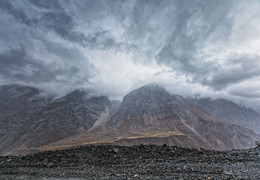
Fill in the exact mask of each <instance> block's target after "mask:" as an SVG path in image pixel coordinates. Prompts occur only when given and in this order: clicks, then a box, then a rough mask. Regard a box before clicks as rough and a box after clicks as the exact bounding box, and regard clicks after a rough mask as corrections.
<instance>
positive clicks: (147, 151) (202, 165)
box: [0, 145, 260, 180]
mask: <svg viewBox="0 0 260 180" xmlns="http://www.w3.org/2000/svg"><path fill="white" fill-rule="evenodd" d="M0 179H255V180H256V179H260V147H258V148H252V149H247V150H232V151H209V150H204V149H188V148H180V147H177V146H166V145H164V146H155V145H140V146H129V147H126V146H112V145H109V146H84V147H83V146H82V147H79V148H74V149H68V150H61V151H49V152H48V151H47V152H43V153H38V154H33V155H27V156H20V157H19V156H16V157H14V156H13V157H11V156H9V157H0Z"/></svg>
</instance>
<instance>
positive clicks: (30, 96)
mask: <svg viewBox="0 0 260 180" xmlns="http://www.w3.org/2000/svg"><path fill="white" fill-rule="evenodd" d="M46 105H47V101H46V100H45V98H43V97H42V96H40V94H39V90H38V89H36V88H32V87H28V86H20V85H3V86H0V142H1V143H0V154H1V153H2V152H3V151H4V149H6V148H8V147H10V146H11V144H12V142H13V141H15V137H16V132H17V131H14V129H15V128H17V127H20V126H22V125H23V124H24V123H25V122H26V121H27V120H28V119H30V118H31V117H32V116H34V115H35V114H36V113H38V112H39V111H40V110H41V109H43V108H44V107H45V106H46Z"/></svg>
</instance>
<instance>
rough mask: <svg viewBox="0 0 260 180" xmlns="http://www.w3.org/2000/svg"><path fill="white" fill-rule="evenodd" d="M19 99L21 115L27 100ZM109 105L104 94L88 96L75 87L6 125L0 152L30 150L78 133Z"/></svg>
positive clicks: (101, 115)
mask: <svg viewBox="0 0 260 180" xmlns="http://www.w3.org/2000/svg"><path fill="white" fill-rule="evenodd" d="M15 92H16V91H15ZM15 94H16V93H15ZM16 95H17V94H16ZM16 95H15V96H16ZM23 100H24V99H21V100H20V103H21V104H20V107H21V108H22V110H23V112H21V114H23V113H25V114H27V111H26V110H24V107H27V106H29V105H28V103H30V102H28V101H27V100H26V99H25V101H23ZM3 103H4V102H3ZM8 103H9V102H6V104H8ZM110 108H111V104H110V101H109V99H108V98H107V97H105V96H90V95H89V94H88V93H87V92H85V91H80V90H75V91H73V92H71V93H69V94H68V95H66V96H64V97H62V98H59V99H57V100H54V101H53V102H50V103H48V104H46V105H45V106H44V107H42V108H41V109H37V110H36V111H35V113H32V114H31V115H30V116H29V117H28V118H24V119H23V122H22V123H20V124H19V125H18V126H14V127H13V128H10V131H9V133H8V134H7V136H6V137H5V139H4V140H5V142H6V143H5V145H4V146H3V147H1V149H0V152H2V153H5V152H8V153H12V152H13V151H17V149H30V148H32V149H33V148H36V147H39V146H43V145H46V144H49V143H52V142H55V141H58V140H61V139H64V138H67V137H70V136H73V135H77V134H80V133H81V132H84V131H86V130H89V129H90V128H92V127H93V126H94V125H95V123H97V122H98V121H100V119H101V118H103V116H104V115H106V114H107V116H108V115H109V112H110ZM6 109H13V108H12V106H11V104H9V105H6ZM18 109H19V108H18ZM30 111H31V110H29V112H30ZM10 116H12V118H13V119H15V118H16V117H17V115H16V114H13V115H10ZM3 119H4V117H3ZM5 121H6V120H5ZM1 129H2V128H1ZM2 142H3V141H2Z"/></svg>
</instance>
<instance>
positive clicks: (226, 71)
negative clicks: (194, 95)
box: [204, 54, 260, 94]
mask: <svg viewBox="0 0 260 180" xmlns="http://www.w3.org/2000/svg"><path fill="white" fill-rule="evenodd" d="M226 61H227V63H226V64H224V67H220V68H218V69H216V71H212V72H211V75H210V76H209V79H208V80H205V82H204V83H205V84H208V85H209V86H211V87H214V89H222V88H225V87H228V86H229V85H231V84H235V83H240V82H242V81H245V80H248V79H252V78H254V77H258V76H260V71H259V68H260V57H259V56H257V55H250V54H232V55H230V56H229V57H228V58H227V60H226ZM242 94H243V93H242Z"/></svg>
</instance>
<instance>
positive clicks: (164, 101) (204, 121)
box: [109, 85, 258, 149]
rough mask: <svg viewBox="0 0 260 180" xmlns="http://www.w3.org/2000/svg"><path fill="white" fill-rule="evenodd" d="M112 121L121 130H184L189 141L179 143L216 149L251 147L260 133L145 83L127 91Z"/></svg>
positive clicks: (110, 122)
mask: <svg viewBox="0 0 260 180" xmlns="http://www.w3.org/2000/svg"><path fill="white" fill-rule="evenodd" d="M109 125H110V126H116V127H117V128H118V129H119V130H121V131H122V132H126V131H131V130H135V131H158V130H159V131H167V130H168V131H176V132H181V133H183V134H185V135H187V139H186V141H187V142H188V144H180V145H183V146H195V147H196V146H201V147H207V148H214V149H232V148H243V147H250V146H253V145H254V141H255V138H257V137H258V136H257V134H255V133H254V132H252V131H250V130H249V129H245V128H243V127H241V126H237V125H233V124H230V123H226V122H224V121H221V120H219V119H217V118H214V117H212V116H210V115H209V114H208V113H206V112H205V111H203V110H202V109H200V108H199V107H196V106H194V105H192V104H190V103H188V102H187V101H186V100H185V99H184V98H182V97H181V96H171V95H170V94H169V93H168V92H166V91H165V90H164V89H162V88H160V87H159V86H157V85H149V86H144V87H142V88H140V89H137V90H135V91H133V92H131V93H129V94H128V95H126V96H125V97H124V100H123V102H122V104H121V106H120V107H119V109H118V111H117V113H116V114H115V115H114V116H113V117H112V118H111V119H110V121H109ZM169 142H170V141H169ZM147 143H149V139H148V140H147ZM170 143H174V142H170Z"/></svg>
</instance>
